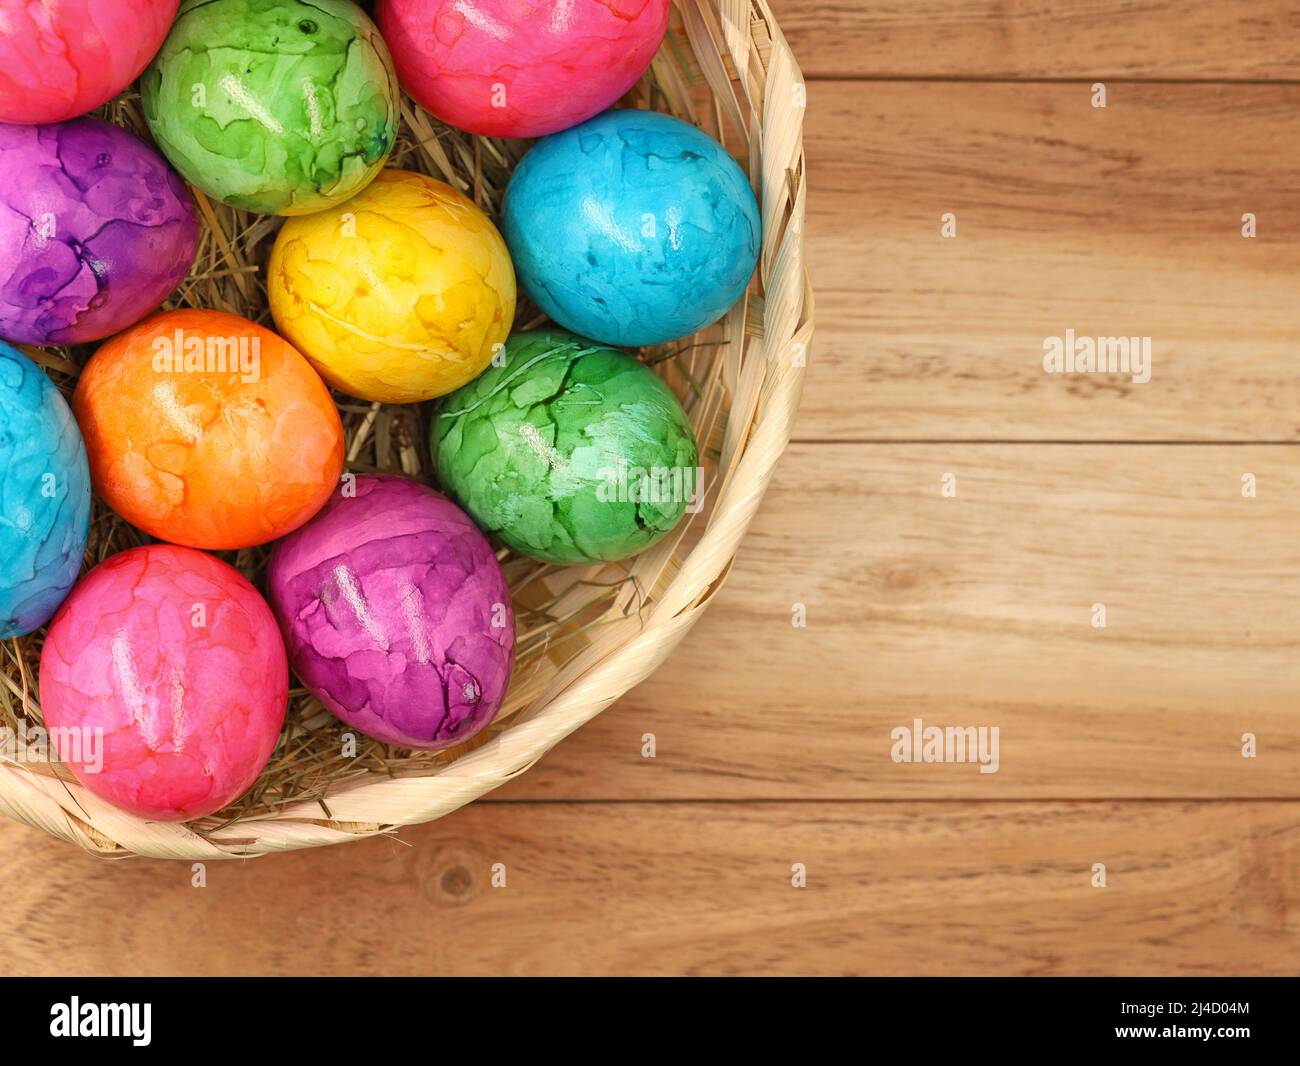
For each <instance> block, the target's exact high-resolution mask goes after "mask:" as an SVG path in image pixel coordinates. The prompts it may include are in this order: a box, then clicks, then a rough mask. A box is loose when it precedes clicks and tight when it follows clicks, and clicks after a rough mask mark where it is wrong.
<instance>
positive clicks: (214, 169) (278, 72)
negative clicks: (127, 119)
mask: <svg viewBox="0 0 1300 1066" xmlns="http://www.w3.org/2000/svg"><path fill="white" fill-rule="evenodd" d="M399 95H400V94H399V90H398V87H397V75H396V74H395V73H394V72H393V64H392V59H391V58H390V57H389V54H388V47H387V46H386V45H385V44H384V41H383V38H382V37H381V36H380V34H379V30H378V29H377V28H376V27H375V24H374V23H373V22H371V21H370V19H369V18H368V17H367V16H366V14H365V13H364V12H363V11H362V10H361V8H359V7H358V6H357V5H356V4H354V3H352V0H185V2H184V3H183V4H182V5H181V10H180V15H179V17H178V18H177V19H176V24H175V26H173V27H172V31H171V33H170V34H168V36H167V40H166V42H165V43H164V44H163V47H162V50H161V51H160V52H159V53H158V57H157V58H156V59H155V60H154V62H153V63H152V64H151V65H150V66H149V69H148V70H146V71H145V73H144V77H142V78H141V79H140V96H141V100H142V102H143V105H144V112H145V117H146V118H147V119H148V120H149V128H150V129H151V130H152V131H153V135H154V139H155V140H156V141H157V142H158V146H159V147H160V148H161V149H162V150H163V153H164V154H165V155H166V156H167V158H168V159H170V160H171V162H172V164H173V165H174V166H175V167H176V169H177V170H179V171H180V172H181V173H182V174H183V175H185V177H186V178H187V179H188V180H189V181H190V183H191V184H193V185H196V186H198V187H199V188H200V189H202V190H203V191H204V192H206V193H207V194H208V195H210V196H214V197H216V198H217V199H219V200H223V201H225V202H226V203H228V204H231V205H233V206H235V207H240V208H243V209H244V210H246V211H257V212H260V213H262V214H281V215H301V214H307V213H309V212H312V211H320V210H323V209H324V208H326V207H329V206H330V205H331V204H336V203H341V202H342V201H343V200H346V199H347V198H348V197H350V196H354V195H355V194H356V193H358V192H360V191H361V190H362V189H364V188H365V187H366V185H367V184H369V183H370V181H371V180H372V179H373V178H374V176H375V175H376V174H378V173H379V170H380V168H381V167H382V166H383V165H384V160H385V159H387V158H388V154H389V152H391V151H392V149H393V144H394V143H395V141H396V138H397V126H398V119H399V103H398V101H399Z"/></svg>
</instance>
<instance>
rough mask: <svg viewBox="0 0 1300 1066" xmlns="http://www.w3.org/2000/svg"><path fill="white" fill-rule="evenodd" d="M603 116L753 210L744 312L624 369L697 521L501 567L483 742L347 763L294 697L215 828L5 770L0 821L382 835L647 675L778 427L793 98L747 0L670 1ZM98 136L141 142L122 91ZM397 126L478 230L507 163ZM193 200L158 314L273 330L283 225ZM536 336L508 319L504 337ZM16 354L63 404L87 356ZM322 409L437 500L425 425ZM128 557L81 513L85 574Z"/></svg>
mask: <svg viewBox="0 0 1300 1066" xmlns="http://www.w3.org/2000/svg"><path fill="white" fill-rule="evenodd" d="M624 103H625V104H626V105H628V106H634V107H642V108H652V109H654V110H658V111H664V112H668V113H670V114H674V115H677V116H679V117H681V118H685V119H687V120H689V121H691V122H694V123H696V124H697V125H699V126H701V127H702V128H704V129H705V130H707V131H708V132H709V133H711V134H712V135H713V136H715V137H716V138H717V139H718V140H720V141H721V142H722V143H723V144H724V145H726V146H727V147H728V149H729V150H730V151H731V152H732V153H733V154H734V155H735V156H736V158H737V159H738V160H739V161H740V163H741V165H742V166H743V167H745V168H746V169H747V172H748V173H749V175H750V177H751V180H752V181H753V183H754V187H755V189H756V191H757V193H758V196H759V202H760V204H761V208H762V217H763V248H762V253H761V256H760V259H759V268H758V271H757V273H756V276H755V278H754V281H753V282H752V283H751V285H750V290H749V293H748V294H747V297H746V299H745V300H744V301H742V303H741V304H740V305H738V306H737V307H736V308H735V309H733V310H732V311H731V312H730V313H729V314H728V315H727V317H726V318H725V319H724V320H723V321H722V322H721V323H719V324H718V325H716V326H713V327H711V328H710V329H708V330H706V331H704V332H703V333H701V334H698V335H697V336H695V337H693V338H689V339H686V340H683V341H680V342H678V343H676V344H674V345H671V346H668V347H664V348H654V349H645V350H643V351H642V352H641V353H639V354H640V355H641V357H642V358H643V359H644V360H645V361H646V362H647V363H649V364H650V365H652V366H653V367H654V368H655V370H656V371H657V372H658V373H659V374H660V375H661V376H662V377H663V378H664V380H665V381H667V382H668V383H669V385H670V386H671V387H672V388H673V389H674V391H676V392H677V394H678V395H679V396H680V397H681V398H682V400H683V404H684V406H685V408H686V410H687V412H688V414H689V415H690V418H691V421H692V424H693V425H694V428H695V433H696V437H697V439H698V441H699V443H700V448H701V452H702V458H701V462H702V464H703V466H704V468H705V473H706V481H707V485H708V491H707V494H706V496H705V503H704V507H703V509H702V510H701V511H700V512H699V513H698V514H695V515H688V516H687V518H686V520H684V521H683V522H682V524H681V525H680V526H679V527H678V528H677V529H676V530H675V531H674V532H673V533H672V534H671V535H670V536H669V537H667V538H666V539H665V540H663V541H662V542H660V543H659V544H657V545H655V546H654V547H653V548H651V549H650V550H649V551H646V552H644V553H642V554H641V555H639V556H637V557H635V558H633V559H630V560H627V561H625V562H623V563H617V564H603V565H598V566H588V567H567V568H565V567H557V566H553V565H547V564H542V563H538V562H534V561H532V560H529V559H524V558H520V557H518V556H515V555H513V554H511V553H510V552H508V551H502V552H501V553H500V554H499V558H500V559H501V562H502V566H503V569H504V571H505V575H506V578H507V580H508V581H509V583H510V588H511V591H512V594H513V599H514V606H515V611H516V618H517V623H516V624H517V629H518V653H517V658H518V664H517V666H516V668H515V673H514V677H513V680H512V683H511V688H510V692H509V695H508V696H507V699H506V702H505V704H504V705H503V707H502V709H501V711H500V712H499V714H498V715H497V717H496V719H495V721H494V722H493V723H492V724H491V725H490V726H489V727H488V728H487V729H485V730H484V731H482V732H481V733H480V734H479V735H478V736H476V737H474V738H473V739H472V740H470V741H469V742H467V743H465V744H463V745H461V746H459V747H457V748H452V749H449V750H447V751H442V752H435V753H429V752H414V751H409V750H406V749H398V748H391V747H388V746H386V745H383V744H381V743H379V742H377V741H371V740H368V739H366V738H364V737H357V741H358V743H357V747H356V751H355V755H353V754H351V752H349V753H348V754H347V755H346V756H345V755H344V745H343V734H344V733H345V732H347V729H346V727H344V726H343V724H342V723H341V722H339V721H338V720H337V719H335V718H334V717H333V715H331V714H329V713H328V712H326V711H325V710H324V709H323V708H322V707H321V705H320V704H319V703H318V702H317V701H316V700H315V699H314V698H313V697H312V696H311V695H310V694H309V693H307V692H306V691H304V690H303V689H301V688H293V689H291V690H290V694H289V697H290V702H289V709H288V715H287V720H286V724H285V728H284V731H283V734H282V736H281V740H280V743H279V745H278V746H277V748H276V750H275V753H274V754H273V756H272V758H271V761H270V763H269V765H268V766H267V767H266V769H265V771H264V772H263V773H262V775H261V777H260V778H259V779H258V781H257V783H256V785H255V786H254V787H253V789H252V791H250V792H249V793H248V794H247V795H245V796H244V797H242V798H241V799H240V800H239V801H238V802H237V803H235V804H233V805H231V806H230V807H228V808H226V809H225V810H223V811H221V812H219V813H218V814H217V815H214V816H212V817H209V818H204V819H200V820H197V821H194V822H189V823H185V824H165V823H158V822H150V821H146V820H144V819H142V818H138V817H135V816H133V815H130V814H127V813H125V812H123V811H120V810H117V809H116V808H113V807H111V806H109V805H108V804H106V803H104V802H102V801H100V800H99V799H97V798H96V797H95V796H93V795H91V794H90V793H89V792H87V791H86V790H85V789H84V788H82V787H81V786H80V785H79V784H77V782H76V781H75V779H74V778H73V777H72V775H71V774H70V773H69V772H68V771H67V770H66V769H65V768H63V767H62V766H60V765H58V764H57V763H53V764H52V763H33V762H29V761H23V762H19V761H17V760H13V759H5V760H4V761H0V810H3V811H4V812H5V813H7V814H8V815H10V816H11V817H14V818H17V819H19V820H21V821H24V822H27V823H29V824H31V825H34V826H38V827H40V828H42V829H45V830H46V831H48V832H50V833H53V834H55V835H57V836H60V837H63V838H65V839H67V840H69V841H72V842H74V843H76V844H78V845H80V846H82V847H84V848H86V849H88V850H91V851H95V852H99V853H102V854H108V855H128V854H132V853H134V854H141V855H150V856H156V857H163V858H183V859H203V860H206V859H216V858H228V857H236V856H251V855H260V854H264V853H267V852H271V851H285V850H291V849H295V848H304V847H315V846H320V845H324V844H334V843H340V842H344V841H348V840H355V839H359V838H361V837H365V836H370V835H373V834H375V833H382V832H390V831H392V830H394V829H396V828H397V827H400V826H403V825H413V824H416V823H419V822H425V821H429V820H432V819H434V818H438V817H440V816H442V815H444V814H447V813H448V812H450V811H452V810H455V809H456V808H458V807H460V806H462V805H464V804H465V803H468V802H470V801H472V800H473V799H475V798H477V797H478V796H480V795H482V794H483V793H485V792H487V791H489V790H491V789H493V788H495V787H497V786H498V785H501V784H504V783H505V782H506V781H509V780H511V779H512V778H514V777H515V776H517V775H519V774H521V773H523V772H524V771H526V770H527V769H528V768H529V767H530V766H532V764H533V763H535V762H536V761H537V760H538V759H539V758H540V757H541V756H542V755H543V754H545V753H546V751H548V750H549V749H550V748H551V747H552V746H553V745H554V744H556V743H557V742H558V741H559V740H561V739H562V738H563V737H565V736H567V735H568V734H569V733H571V732H573V731H574V730H575V729H577V728H578V727H579V726H581V725H582V724H583V723H584V722H586V721H588V720H589V719H591V718H593V717H594V716H595V715H597V714H598V713H600V711H602V710H603V709H604V708H605V707H607V706H609V704H611V703H613V702H614V701H615V700H616V699H618V697H620V696H621V695H623V693H625V692H626V691H627V690H628V689H630V688H632V687H633V686H634V685H636V684H638V683H639V682H641V681H642V680H644V679H645V678H646V677H647V676H648V675H649V674H650V673H651V672H652V671H653V670H654V669H655V668H656V667H657V666H658V665H659V664H660V663H661V662H662V661H663V660H664V659H665V658H666V657H667V655H668V653H669V652H670V651H671V650H672V648H673V647H674V646H675V645H676V644H677V642H678V641H679V640H681V639H682V637H683V636H685V634H686V632H687V630H688V629H689V628H690V627H691V625H692V624H693V623H694V622H695V621H696V620H697V619H698V618H699V615H700V612H701V611H702V610H703V609H704V608H705V607H706V606H707V604H708V603H709V601H710V600H711V598H712V597H713V595H714V594H715V593H716V592H717V590H718V587H719V585H720V584H721V581H722V579H723V578H725V576H726V574H727V572H728V570H729V569H730V567H731V563H732V560H733V559H734V557H735V553H736V550H737V547H738V546H739V544H740V541H741V539H742V537H743V536H744V534H745V531H746V529H747V528H748V526H749V523H750V520H751V519H752V518H753V515H754V512H755V511H756V509H757V507H758V504H759V501H760V500H761V498H762V495H763V491H764V489H765V488H766V486H767V483H768V480H769V479H770V477H771V474H772V471H773V468H774V466H775V464H776V462H777V460H778V458H779V457H780V455H781V452H782V451H783V450H784V448H785V446H786V443H787V442H788V440H789V437H790V430H791V426H792V423H793V420H794V415H795V410H796V407H797V405H798V399H799V393H800V391H801V387H802V378H803V372H804V366H805V363H806V355H807V351H808V347H809V343H810V341H811V337H812V325H813V316H812V311H813V307H812V293H811V289H810V287H809V284H808V278H807V272H806V270H805V266H804V249H803V223H804V207H805V181H804V160H803V149H802V129H803V116H804V95H803V78H802V75H801V74H800V72H799V68H798V65H797V64H796V62H795V60H794V57H793V55H792V54H791V51H790V49H789V46H788V45H787V44H786V42H785V39H784V37H783V36H782V34H781V31H780V29H779V28H778V26H777V23H776V20H775V19H774V18H773V16H772V13H771V11H770V10H769V8H768V6H767V4H766V2H764V0H674V10H673V15H672V22H671V24H670V29H669V35H668V38H667V39H666V40H665V42H664V45H663V47H662V48H661V49H660V52H659V54H658V55H657V56H656V58H655V60H654V63H653V65H652V67H651V69H650V71H649V72H648V73H647V74H646V76H645V77H644V78H643V79H642V80H641V82H640V83H639V84H638V85H637V86H636V87H635V88H634V89H633V91H632V92H631V93H630V94H629V95H628V97H627V98H626V99H625V101H624ZM101 114H103V115H104V116H105V117H107V118H108V119H109V120H110V121H112V122H115V123H117V124H118V125H120V126H124V127H126V128H127V129H130V130H133V131H134V132H135V133H137V134H139V135H141V136H142V137H144V138H145V139H146V140H147V139H148V130H147V127H146V125H145V122H144V118H143V115H142V113H141V109H140V101H139V97H138V95H137V94H136V93H135V92H134V91H131V92H127V93H124V94H123V95H122V96H121V97H119V98H118V99H116V100H114V101H113V102H112V103H110V104H109V105H107V106H106V107H105V108H104V109H103V110H102V112H101ZM402 117H403V123H402V131H401V137H400V140H399V143H398V145H397V148H396V151H395V152H394V154H393V157H392V160H391V162H390V164H389V165H390V166H396V167H404V168H407V169H411V170H419V171H423V172H424V173H427V174H430V175H432V176H434V177H436V178H439V179H440V180H442V181H446V182H448V183H449V184H451V185H453V186H455V187H456V188H458V189H460V190H462V191H463V192H464V193H465V194H466V195H468V196H470V197H472V198H473V199H474V200H475V201H476V202H477V203H479V204H480V205H481V206H482V207H483V208H484V209H485V210H486V211H487V212H488V213H489V214H490V215H491V216H493V217H494V218H496V217H498V216H499V210H500V207H501V199H502V195H503V193H504V191H505V188H506V183H507V181H508V180H509V176H510V173H511V170H512V169H513V167H514V165H515V164H516V163H517V162H518V160H519V158H520V157H521V156H522V155H523V153H524V152H525V151H526V150H527V149H528V147H529V145H528V143H527V142H519V141H501V140H492V139H489V138H484V137H472V136H470V135H468V134H464V133H461V132H459V131H457V130H454V129H451V128H449V127H447V126H444V125H442V124H441V123H439V122H438V121H437V120H436V119H433V118H431V117H430V116H429V115H428V114H427V113H426V112H424V111H423V110H421V109H420V108H419V107H418V106H417V105H415V104H414V103H412V102H411V101H410V100H409V98H404V99H403V108H402ZM195 195H196V199H197V201H198V205H199V209H200V216H201V220H202V223H203V232H202V237H201V240H200V245H199V253H198V257H197V259H196V261H195V264H194V268H193V270H192V272H191V273H190V276H189V278H188V279H187V280H186V282H185V284H184V285H183V286H182V288H181V289H180V290H179V291H178V292H177V293H176V294H175V296H174V297H173V298H172V300H171V301H170V302H169V303H168V305H167V306H168V307H201V308H220V309H224V310H228V311H233V312H235V313H237V314H240V315H244V316H246V317H247V318H250V319H253V320H254V321H257V322H260V323H262V324H264V325H267V326H268V327H270V328H272V329H273V328H274V324H273V323H272V322H271V319H270V313H269V311H268V308H267V295H266V287H265V278H266V263H267V260H268V258H269V256H270V251H271V245H272V243H273V242H274V239H275V235H276V232H277V231H278V229H279V226H280V224H281V221H282V220H281V219H279V218H276V217H263V216H256V215H250V214H246V213H244V212H241V211H237V210H235V209H233V208H230V207H227V206H225V205H224V204H221V203H218V202H215V201H211V200H208V199H207V198H205V197H204V196H203V194H202V193H198V192H197V191H196V193H195ZM521 296H522V294H521ZM544 321H545V319H544V318H543V316H541V315H540V314H539V313H538V312H537V310H536V309H535V308H533V307H530V306H529V305H528V304H527V303H522V304H521V306H520V308H519V312H518V314H517V317H516V328H518V329H532V328H536V327H537V326H539V325H541V324H543V323H544ZM24 350H25V351H26V353H27V354H28V355H29V356H30V357H31V358H32V359H33V360H35V361H36V362H37V363H38V364H40V365H41V366H42V367H44V369H45V370H46V371H47V373H48V374H49V375H50V377H51V378H52V379H53V380H54V381H55V382H56V383H57V384H58V385H59V387H60V388H62V389H63V390H64V392H65V393H66V394H67V395H68V396H69V397H70V396H71V392H72V389H73V387H74V386H75V384H76V376H77V373H78V371H79V368H80V367H81V366H83V365H84V364H85V362H86V360H87V359H88V358H89V357H90V355H91V354H92V352H93V346H91V347H81V348H69V349H52V348H50V349H35V348H25V349H24ZM335 399H336V401H337V403H338V406H339V412H340V414H341V416H342V419H343V427H344V430H345V433H346V439H347V443H346V468H347V469H349V470H351V471H354V472H357V473H364V472H376V471H392V472H398V473H402V474H405V475H408V476H410V477H414V478H418V479H421V480H425V481H429V482H430V483H431V484H436V478H435V474H434V471H433V465H432V462H431V460H430V456H429V454H428V450H427V446H426V443H425V442H426V441H427V440H428V435H427V430H428V418H429V410H428V406H429V405H420V406H386V405H381V404H371V403H366V402H364V401H359V400H354V399H351V398H349V397H345V396H342V395H336V396H335ZM148 539H149V538H147V537H145V536H144V535H143V534H141V533H140V532H138V531H137V530H135V529H134V528H132V527H131V526H129V525H127V524H126V523H124V522H123V521H122V520H121V519H119V518H118V517H117V516H116V515H114V514H113V513H112V512H111V511H109V510H108V509H107V508H106V507H104V506H103V504H102V503H100V502H99V501H98V500H96V503H95V509H94V512H93V514H92V518H91V530H90V542H89V546H88V548H87V552H86V566H87V567H91V566H94V565H96V564H98V563H99V562H101V561H102V560H104V559H105V558H107V557H108V556H110V555H113V554H115V553H117V552H120V551H122V550H124V549H126V548H130V547H134V546H136V545H139V544H143V543H147V542H148ZM268 554H269V553H268V551H267V550H266V549H265V548H256V549H249V550H246V551H239V552H227V553H223V554H222V558H224V559H225V560H226V561H227V562H230V563H231V564H232V565H234V566H236V567H238V568H239V569H240V570H241V571H243V572H244V573H245V574H247V575H248V576H249V577H250V578H251V579H252V580H253V582H254V583H255V584H258V585H259V587H261V582H262V578H263V571H264V568H265V564H266V561H267V557H268ZM42 636H43V634H42V633H37V634H33V635H32V636H30V637H26V638H21V639H17V640H11V641H7V642H4V643H3V644H0V726H7V727H8V728H10V729H11V730H17V729H19V728H23V729H30V728H31V727H34V726H38V725H40V723H41V710H40V703H39V700H38V698H37V688H38V686H37V667H38V664H39V661H40V652H41V644H42Z"/></svg>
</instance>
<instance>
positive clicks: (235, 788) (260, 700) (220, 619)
mask: <svg viewBox="0 0 1300 1066" xmlns="http://www.w3.org/2000/svg"><path fill="white" fill-rule="evenodd" d="M40 692H41V711H42V713H43V714H44V716H45V726H46V728H47V729H48V730H50V734H51V740H52V742H53V746H54V749H55V750H56V751H57V752H58V754H59V757H60V759H62V761H63V762H64V763H65V764H66V765H67V766H68V768H69V769H71V770H72V772H73V774H75V775H76V777H77V780H78V781H80V782H81V783H82V784H83V785H85V786H86V788H87V789H89V790H90V791H91V792H93V793H94V794H95V795H96V796H99V797H100V798H101V799H104V800H107V801H108V802H109V803H112V804H114V805H116V806H118V807H121V808H123V809H124V810H127V811H130V812H131V813H132V814H138V815H141V816H143V817H145V818H155V819H158V820H160V821H168V822H174V821H184V820H186V819H190V818H201V817H203V816H204V815H207V814H212V813H213V812H214V811H218V810H220V809H221V808H222V807H224V806H226V805H227V804H228V803H230V802H232V801H233V800H235V799H238V798H239V796H241V795H242V794H243V793H245V792H246V791H248V789H249V788H250V787H251V786H252V784H253V782H254V781H255V780H256V779H257V775H258V774H259V773H261V772H262V768H263V767H264V766H265V765H266V762H267V760H268V759H269V758H270V757H271V752H272V751H273V750H274V748H275V744H276V739H277V738H278V737H279V735H280V729H281V727H282V726H283V725H284V713H285V706H286V701H287V699H288V694H289V667H288V663H287V662H286V660H285V654H284V643H283V642H282V641H281V639H280V633H279V631H278V630H277V628H276V624H275V617H274V616H273V615H272V614H271V610H270V608H269V607H267V605H266V601H265V600H263V599H262V597H261V596H259V595H258V593H257V590H256V589H254V588H253V586H252V585H250V584H249V583H248V581H247V580H246V579H245V578H244V576H243V575H242V574H240V573H239V571H238V570H236V569H234V568H233V567H231V566H228V565H227V564H225V563H223V562H221V560H219V559H215V558H213V557H212V556H211V555H206V554H204V553H203V552H199V551H194V550H193V549H192V548H178V547H176V546H175V545H172V544H150V545H148V546H147V547H143V548H132V549H131V550H129V551H124V552H122V553H120V554H118V555H114V556H112V557H110V558H109V559H107V560H106V561H105V562H103V563H100V564H99V566H97V567H95V569H94V570H92V571H91V572H90V573H89V574H87V575H86V577H85V578H84V579H83V580H82V581H81V583H80V584H78V585H77V587H76V589H75V590H74V591H73V593H72V595H71V596H70V597H68V600H67V602H66V603H65V604H64V605H63V608H62V609H61V610H60V611H59V613H58V614H57V615H56V616H55V619H54V621H53V622H52V623H51V624H50V629H49V633H48V635H47V636H46V638H45V646H44V648H43V649H42V650H41V674H40Z"/></svg>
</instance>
